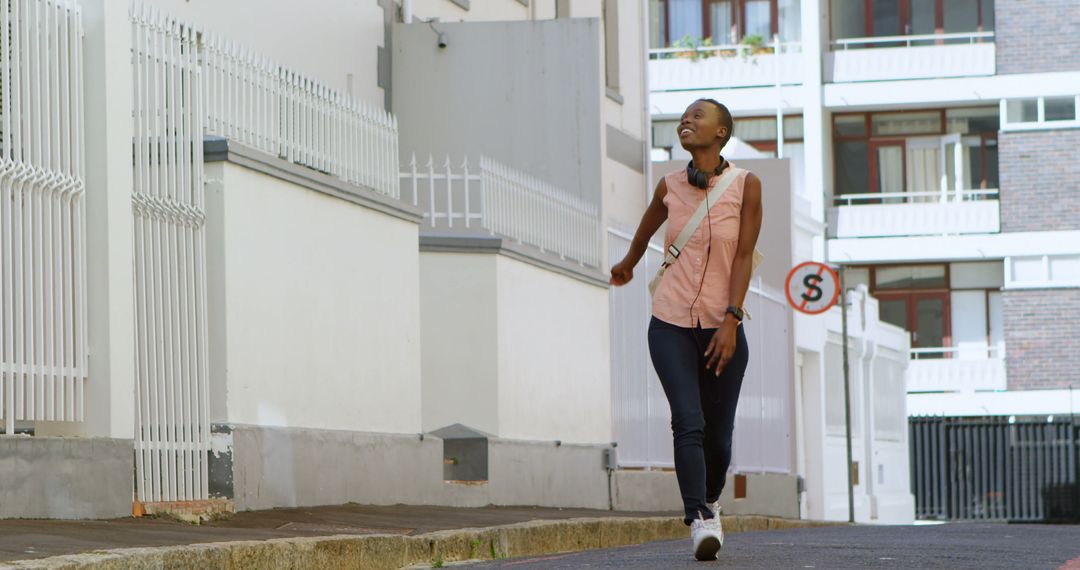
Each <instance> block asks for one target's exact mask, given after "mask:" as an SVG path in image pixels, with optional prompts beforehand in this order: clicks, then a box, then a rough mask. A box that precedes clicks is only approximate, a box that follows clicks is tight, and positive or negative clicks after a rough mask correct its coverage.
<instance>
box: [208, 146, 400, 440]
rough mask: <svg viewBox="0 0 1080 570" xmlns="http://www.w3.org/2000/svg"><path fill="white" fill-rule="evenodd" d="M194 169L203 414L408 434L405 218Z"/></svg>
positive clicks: (277, 184) (261, 178) (290, 187)
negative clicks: (207, 406) (201, 230)
mask: <svg viewBox="0 0 1080 570" xmlns="http://www.w3.org/2000/svg"><path fill="white" fill-rule="evenodd" d="M207 175H208V178H209V179H210V180H211V183H210V184H208V194H209V196H208V201H209V204H208V208H207V212H208V216H209V219H208V225H209V226H211V227H210V228H209V229H208V232H209V234H208V248H209V249H210V250H211V251H210V252H209V253H208V255H209V257H210V259H211V266H210V271H209V284H208V285H209V288H210V290H211V296H210V300H211V315H210V319H211V328H212V331H211V335H212V337H213V338H220V339H222V342H214V340H213V338H212V340H211V342H212V343H213V344H212V346H213V348H214V350H215V351H217V352H218V354H217V355H216V356H217V358H218V359H219V360H216V361H215V366H213V369H214V370H213V372H214V373H213V374H212V378H211V384H212V385H214V386H212V388H213V389H214V390H215V391H217V392H220V391H221V390H222V388H223V389H224V392H225V394H224V395H223V396H224V401H225V402H226V407H225V410H224V411H222V410H221V409H220V408H217V409H216V413H212V415H213V416H214V417H212V420H213V421H216V422H219V421H220V422H230V423H236V424H254V425H260V426H281V427H301V428H319V429H334V430H353V431H366V432H386V433H417V432H419V431H420V427H421V426H420V338H419V334H420V326H419V320H420V310H419V290H418V287H419V285H418V284H419V277H420V276H419V260H418V255H419V254H418V238H417V226H416V224H415V223H412V222H407V221H404V220H401V219H398V218H394V217H391V216H388V215H385V214H382V213H378V212H375V211H373V210H370V209H367V208H365V207H363V206H359V205H355V204H351V203H349V202H346V201H344V200H340V199H337V198H332V197H330V196H327V195H325V194H321V193H318V192H314V191H312V190H308V189H306V188H303V187H300V186H296V185H294V184H291V183H288V182H284V181H282V180H280V179H278V178H274V177H271V176H268V175H265V174H261V173H258V172H255V171H253V170H249V169H246V168H244V167H240V166H236V165H234V164H231V163H214V164H211V165H209V168H208V172H207ZM214 396H215V398H214V399H219V398H218V397H219V396H221V394H220V393H216V394H214ZM219 405H220V404H215V406H219Z"/></svg>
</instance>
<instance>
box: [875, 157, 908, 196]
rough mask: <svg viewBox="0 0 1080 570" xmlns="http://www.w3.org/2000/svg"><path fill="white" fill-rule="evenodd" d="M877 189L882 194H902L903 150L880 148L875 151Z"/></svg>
mask: <svg viewBox="0 0 1080 570" xmlns="http://www.w3.org/2000/svg"><path fill="white" fill-rule="evenodd" d="M877 165H878V188H879V189H880V190H881V192H882V193H884V194H889V193H894V192H903V191H904V188H903V184H904V170H903V169H904V149H903V148H901V147H898V146H882V147H878V149H877Z"/></svg>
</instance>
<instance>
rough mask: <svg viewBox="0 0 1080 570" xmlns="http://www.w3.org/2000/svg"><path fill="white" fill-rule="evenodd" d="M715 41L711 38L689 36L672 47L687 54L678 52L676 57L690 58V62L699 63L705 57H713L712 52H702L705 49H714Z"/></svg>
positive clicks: (682, 38)
mask: <svg viewBox="0 0 1080 570" xmlns="http://www.w3.org/2000/svg"><path fill="white" fill-rule="evenodd" d="M712 45H713V40H712V38H711V37H709V38H704V39H702V38H700V37H698V36H691V35H689V34H687V35H685V36H683V37H681V38H679V39H677V40H675V41H674V42H671V47H673V48H680V49H685V50H686V51H685V52H678V53H676V54H675V57H683V58H688V59H690V61H697V60H699V59H701V58H703V57H710V56H711V55H713V51H712V50H705V51H700V50H701V48H703V47H712Z"/></svg>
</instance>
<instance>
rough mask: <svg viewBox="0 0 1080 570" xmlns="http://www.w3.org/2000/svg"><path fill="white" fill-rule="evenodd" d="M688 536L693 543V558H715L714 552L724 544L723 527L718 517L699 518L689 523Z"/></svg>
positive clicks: (718, 550)
mask: <svg viewBox="0 0 1080 570" xmlns="http://www.w3.org/2000/svg"><path fill="white" fill-rule="evenodd" d="M690 538H691V540H692V541H693V543H694V558H696V559H698V560H716V553H717V552H720V548H721V547H722V546H724V529H723V528H721V527H720V517H713V518H711V519H701V518H699V519H698V520H696V521H694V522H692V523H690Z"/></svg>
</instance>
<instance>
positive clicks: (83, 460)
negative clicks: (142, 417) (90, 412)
mask: <svg viewBox="0 0 1080 570" xmlns="http://www.w3.org/2000/svg"><path fill="white" fill-rule="evenodd" d="M133 450H134V443H133V442H132V441H131V440H130V439H107V438H54V437H42V436H36V437H27V436H0V474H3V475H2V476H3V484H0V518H51V519H102V518H117V517H126V516H131V497H132V494H133V493H134V479H133V478H132V475H131V474H132V473H133V472H134V470H135V454H134V451H133Z"/></svg>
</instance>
